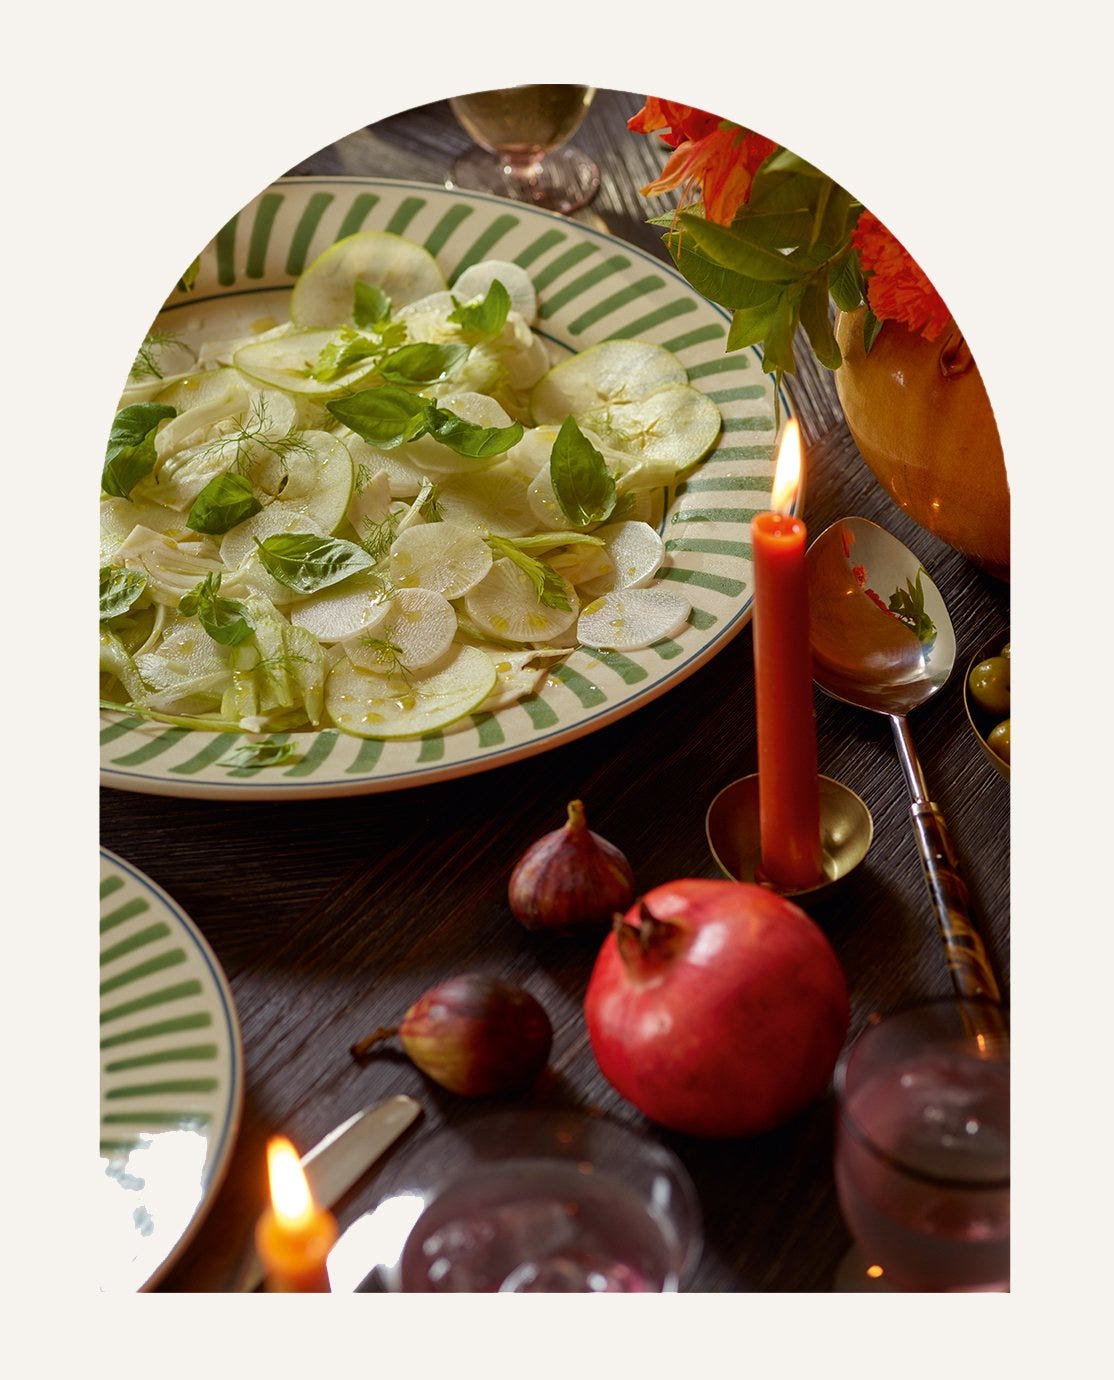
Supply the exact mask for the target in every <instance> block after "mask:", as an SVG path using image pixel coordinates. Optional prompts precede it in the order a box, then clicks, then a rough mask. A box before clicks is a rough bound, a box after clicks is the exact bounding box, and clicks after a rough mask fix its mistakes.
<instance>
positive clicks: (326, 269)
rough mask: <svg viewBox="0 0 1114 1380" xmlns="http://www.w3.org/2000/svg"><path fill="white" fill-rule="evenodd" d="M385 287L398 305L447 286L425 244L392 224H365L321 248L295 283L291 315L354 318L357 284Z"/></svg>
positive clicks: (311, 319) (326, 322)
mask: <svg viewBox="0 0 1114 1380" xmlns="http://www.w3.org/2000/svg"><path fill="white" fill-rule="evenodd" d="M358 282H360V283H367V284H368V285H369V286H371V287H377V288H379V289H381V290H382V291H383V292H385V293H386V295H387V296H388V297H389V298H390V301H391V307H392V308H393V310H394V311H396V312H397V311H398V309H399V307H403V306H405V305H406V304H407V303H408V302H415V301H417V299H418V298H419V297H425V296H428V294H429V293H431V292H438V291H440V290H441V289H443V288H444V287H445V276H444V274H443V273H442V272H441V270H440V269H439V268H438V267H437V260H436V259H434V257H433V255H432V254H430V252H429V251H428V250H427V249H423V248H422V246H421V245H419V244H415V243H414V242H413V241H412V240H407V239H403V237H402V236H401V235H395V234H392V233H391V232H390V231H389V230H362V231H359V232H358V233H357V234H355V235H347V236H346V237H345V238H344V239H342V240H337V242H336V243H335V244H331V245H330V246H329V247H328V249H326V250H325V251H324V252H323V253H321V254H319V255H318V256H317V258H316V259H314V261H313V262H312V263H311V264H310V265H309V266H308V268H306V269H305V270H304V271H303V273H302V275H301V277H300V278H299V279H298V281H297V282H296V283H295V284H294V292H293V294H292V295H291V298H290V316H291V319H292V320H293V322H294V324H295V325H296V326H302V327H311V326H328V327H336V326H342V325H344V324H345V323H346V322H351V320H352V308H353V305H354V302H355V289H356V284H357V283H358Z"/></svg>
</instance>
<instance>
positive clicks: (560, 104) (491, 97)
mask: <svg viewBox="0 0 1114 1380" xmlns="http://www.w3.org/2000/svg"><path fill="white" fill-rule="evenodd" d="M595 94H596V89H595V87H594V86H558V85H542V86H507V87H501V88H499V89H498V90H494V91H473V92H472V93H471V94H470V95H467V96H454V97H453V98H452V99H451V100H450V101H449V105H450V107H451V108H452V112H453V114H454V115H455V116H456V119H457V121H458V123H459V124H460V125H461V127H462V128H463V129H464V130H466V131H467V133H468V134H470V135H471V136H472V138H473V139H475V140H476V143H477V145H478V147H476V148H471V149H469V150H468V151H467V152H466V153H463V154H461V156H460V157H459V158H458V159H457V160H456V162H455V163H454V164H453V167H452V174H451V176H452V181H453V183H454V184H455V185H456V186H458V187H468V188H472V189H473V190H475V191H481V192H493V193H495V195H496V196H506V197H511V198H512V199H514V200H516V201H528V202H531V203H532V204H533V205H535V206H544V207H546V208H548V209H549V210H551V211H560V212H562V213H563V214H566V215H567V214H568V213H570V212H572V211H575V210H578V209H579V208H580V207H581V206H585V205H587V203H588V202H589V201H591V199H592V197H594V196H595V194H596V192H597V191H598V190H599V185H600V172H599V168H597V167H596V165H595V163H593V162H592V160H591V159H590V158H588V157H587V156H586V155H585V154H583V153H581V152H580V150H579V149H576V148H572V147H570V146H569V145H568V144H567V143H566V140H568V139H571V138H572V136H573V135H574V134H575V133H576V131H577V130H578V129H579V128H580V125H581V123H582V122H583V120H584V117H585V115H587V113H588V107H589V106H590V105H591V104H592V99H593V97H594V96H595Z"/></svg>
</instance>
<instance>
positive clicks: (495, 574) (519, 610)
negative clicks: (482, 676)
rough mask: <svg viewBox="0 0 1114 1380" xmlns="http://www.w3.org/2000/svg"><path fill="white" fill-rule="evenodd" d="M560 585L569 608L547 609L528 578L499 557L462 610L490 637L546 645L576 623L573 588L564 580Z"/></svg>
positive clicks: (576, 601) (509, 561) (519, 569)
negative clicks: (545, 643) (543, 643)
mask: <svg viewBox="0 0 1114 1380" xmlns="http://www.w3.org/2000/svg"><path fill="white" fill-rule="evenodd" d="M561 583H562V592H563V593H564V595H565V599H566V601H567V602H568V605H569V607H568V608H567V609H554V608H549V607H548V605H546V604H543V603H542V602H541V600H540V599H539V598H538V596H537V593H536V592H535V590H534V585H533V582H532V581H531V579H530V577H529V575H527V574H526V572H525V571H524V570H522V569H521V568H520V567H519V566H517V565H515V563H514V562H513V561H511V560H508V559H507V558H506V557H502V558H500V559H499V560H497V561H496V562H495V563H494V565H493V566H492V567H491V570H490V571H489V572H488V574H487V575H486V576H485V577H484V578H483V580H481V581H480V583H479V584H478V585H476V587H475V588H474V589H470V590H469V591H468V593H467V594H466V595H465V597H464V609H465V612H466V613H467V614H468V616H469V618H471V620H472V621H473V623H475V624H476V626H477V627H478V628H480V629H481V630H482V631H483V632H485V633H487V635H488V636H489V637H496V638H500V639H506V640H507V641H509V642H547V641H549V640H550V639H551V638H554V637H557V636H559V635H560V634H561V633H563V632H564V631H565V629H566V628H569V627H571V626H572V625H573V623H575V622H576V615H577V611H578V609H579V607H580V605H579V602H578V600H577V597H576V591H575V590H574V589H573V587H572V585H570V584H569V583H568V582H567V581H562V582H561Z"/></svg>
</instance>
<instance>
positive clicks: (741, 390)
mask: <svg viewBox="0 0 1114 1380" xmlns="http://www.w3.org/2000/svg"><path fill="white" fill-rule="evenodd" d="M357 230H392V231H395V232H398V233H400V234H405V235H406V236H407V237H408V238H410V239H413V240H415V241H417V242H418V243H419V244H423V245H424V246H425V247H426V248H427V249H428V250H429V251H430V252H431V253H432V254H433V255H434V256H435V257H436V259H437V262H438V263H439V265H440V266H441V269H442V271H443V272H444V273H445V275H446V278H447V279H448V281H449V282H450V283H451V282H452V281H453V280H454V278H455V277H456V276H457V275H458V274H459V273H460V272H461V271H462V270H463V269H464V268H466V267H467V266H468V265H469V264H473V263H476V262H477V261H479V260H481V259H484V258H499V259H510V260H513V261H514V262H516V263H519V264H521V265H522V266H523V267H524V268H526V269H527V270H528V271H529V273H530V275H531V277H532V278H533V280H534V283H535V285H536V286H537V289H538V296H539V302H540V320H539V323H538V326H537V327H536V329H538V330H539V332H540V333H541V334H542V335H543V336H545V338H546V339H547V340H548V341H550V342H551V344H552V345H554V346H556V347H557V348H558V350H562V349H563V350H566V351H568V352H570V353H571V352H573V351H576V350H581V349H584V348H585V347H586V346H588V345H592V344H595V343H596V342H598V341H601V340H608V339H612V338H616V337H620V338H623V337H625V338H637V339H641V340H647V341H650V342H652V343H654V344H658V345H664V346H666V347H667V348H669V349H670V350H672V351H673V352H674V353H675V354H676V356H677V358H678V359H679V360H680V361H681V363H682V364H683V365H684V366H685V368H686V369H687V370H688V375H689V379H690V381H691V383H692V384H693V386H694V387H696V388H699V389H701V390H702V391H703V392H705V393H707V394H708V395H709V396H710V397H711V398H712V399H713V400H714V401H715V402H716V403H717V404H718V406H719V408H720V411H721V412H722V414H723V419H724V424H723V431H722V433H721V435H720V438H719V441H718V443H717V445H716V447H715V449H714V450H713V451H712V452H711V454H710V455H709V456H708V457H707V459H706V460H705V461H704V462H703V463H702V464H701V465H700V466H699V467H698V469H697V470H696V471H694V472H693V474H691V475H690V476H689V477H688V478H687V479H686V480H685V481H684V482H682V483H681V484H680V485H679V486H678V487H677V488H676V490H675V491H673V492H671V493H669V494H668V495H667V496H666V502H665V507H664V518H663V522H662V534H663V536H664V538H665V544H666V552H667V562H666V565H665V566H664V568H663V569H662V570H661V571H660V573H659V575H658V577H657V578H658V579H660V580H663V581H667V582H669V583H671V584H677V585H679V586H681V587H682V588H683V589H684V591H685V592H686V593H687V594H688V596H689V597H690V598H691V600H692V605H693V608H692V614H691V616H690V619H689V622H688V625H687V626H686V627H685V628H684V629H683V631H682V632H681V633H680V634H679V635H678V636H676V637H674V638H669V639H667V640H664V641H661V642H658V643H656V644H655V645H654V646H652V647H649V648H646V649H645V650H643V651H638V652H629V653H627V654H625V655H618V654H615V653H607V652H594V651H592V650H590V649H588V648H580V649H578V650H577V651H575V652H574V653H573V654H572V655H571V656H570V657H569V658H568V659H567V660H566V661H565V662H564V663H563V664H562V665H560V666H558V667H556V668H555V669H554V670H553V671H552V673H551V674H550V676H549V677H548V680H547V682H546V684H545V687H544V688H543V689H542V690H541V691H540V692H539V693H537V694H535V695H532V696H529V697H527V698H525V699H522V700H520V701H518V702H517V703H516V704H513V705H510V706H507V707H505V708H503V709H500V710H499V711H498V712H496V713H494V714H488V713H484V714H473V715H471V716H469V717H468V718H466V719H465V720H463V721H462V723H461V724H459V725H454V727H453V730H452V731H445V732H437V733H432V734H428V735H426V736H424V737H421V738H414V739H408V740H398V741H392V742H382V741H377V740H375V739H361V738H354V737H351V736H348V735H346V734H343V733H339V732H337V731H336V730H335V729H325V730H323V731H321V732H318V733H304V734H295V735H290V736H293V737H294V738H295V739H296V740H297V746H298V749H299V750H298V753H297V755H296V757H295V758H294V759H288V760H287V761H286V762H284V763H283V764H281V765H279V766H274V767H234V766H233V767H229V766H226V765H222V764H221V762H220V760H219V759H220V758H222V757H223V756H225V754H226V753H227V752H228V751H229V749H230V748H231V747H232V746H233V744H234V743H235V742H236V741H237V739H236V736H235V735H229V734H213V733H202V732H197V731H193V730H187V729H182V728H176V727H167V726H166V725H159V724H155V723H151V722H147V721H143V720H141V719H139V718H137V717H135V716H132V715H126V714H123V713H120V712H119V711H105V712H104V713H103V714H102V724H101V766H102V781H103V782H104V784H106V785H109V786H116V787H120V788H123V789H126V790H134V791H146V792H151V793H154V794H158V795H175V796H202V797H210V798H215V797H236V798H240V799H253V798H254V799H285V798H306V797H311V796H335V795H358V794H363V793H366V792H371V791H385V790H396V789H399V788H401V787H405V786H416V785H420V784H422V783H423V782H431V781H439V780H445V779H447V778H450V777H455V776H461V775H464V774H466V773H470V772H475V771H482V770H485V769H486V768H488V767H495V766H499V765H501V764H502V763H505V762H512V761H516V760H518V759H519V758H523V757H529V756H532V755H533V754H535V753H539V752H544V751H546V750H547V749H549V748H553V747H556V746H558V745H559V744H561V743H566V742H569V741H570V740H571V739H573V738H577V737H580V736H581V735H582V734H585V733H590V732H592V731H593V730H594V729H597V728H600V727H602V726H603V725H605V724H608V723H611V722H613V721H614V720H615V719H618V718H620V717H622V716H623V715H625V714H629V713H630V712H631V711H632V710H634V709H636V708H637V707H638V706H639V705H641V704H645V703H646V702H647V701H649V700H651V699H654V698H655V697H656V696H658V695H660V694H662V693H663V692H664V691H666V690H668V689H669V688H670V687H671V686H673V685H676V684H677V683H678V682H679V681H681V680H683V679H684V678H685V677H686V676H689V675H691V674H692V673H693V672H694V671H696V670H697V669H698V668H699V667H700V666H702V665H703V664H704V663H705V662H707V661H708V660H709V659H710V658H711V657H712V656H714V655H715V654H716V652H718V651H719V650H721V649H722V648H723V647H724V646H725V645H726V643H727V642H728V641H729V640H730V639H731V638H732V637H733V636H734V635H735V634H736V633H737V632H738V631H739V630H740V629H741V628H742V627H743V626H744V624H745V623H746V621H747V619H748V618H749V616H750V609H751V602H752V588H753V585H752V568H751V552H750V521H751V519H752V517H753V516H754V515H755V513H757V512H760V511H761V510H762V509H764V508H766V507H767V506H768V503H769V494H770V488H771V485H772V481H773V468H774V449H775V426H774V391H773V383H772V380H771V379H770V378H769V377H768V376H767V375H765V374H763V373H762V370H761V365H760V360H759V358H758V356H757V353H756V352H754V351H750V350H744V351H736V352H734V353H731V354H728V353H726V352H725V344H726V337H727V328H728V325H729V315H728V313H726V312H725V311H723V310H722V309H721V308H720V307H718V306H716V305H715V304H713V303H710V302H708V301H706V300H705V299H704V298H703V297H701V296H700V295H699V294H698V293H697V292H696V291H695V290H694V289H693V288H692V287H690V285H689V284H688V283H687V282H686V281H685V280H684V278H682V277H681V276H680V275H679V274H678V273H676V272H675V271H674V270H673V269H672V268H671V267H669V266H668V265H666V264H664V263H662V262H661V261H659V260H658V259H655V258H653V257H652V256H650V255H648V254H645V253H643V252H642V251H641V250H639V249H635V248H633V247H632V246H631V245H628V244H626V243H625V242H624V241H621V240H618V239H616V238H614V237H613V236H611V235H608V234H605V233H602V232H600V231H597V230H595V229H593V228H591V227H589V226H586V225H582V224H580V223H579V222H577V221H572V220H566V219H564V218H562V217H560V216H556V215H553V214H551V213H549V212H546V211H540V210H535V209H534V208H532V207H527V206H523V205H519V204H518V203H516V202H508V201H504V200H500V199H498V198H495V197H486V196H480V195H475V194H471V193H464V192H460V191H455V190H454V191H448V190H445V189H443V188H440V187H433V186H427V185H423V184H418V183H404V182H396V181H385V180H377V179H371V178H316V177H307V178H289V179H283V180H281V181H279V182H276V183H275V184H274V185H273V186H271V187H268V188H267V189H266V190H265V191H264V192H262V193H261V194H260V195H259V196H258V197H256V198H255V200H254V201H252V202H250V203H249V204H248V205H247V206H245V207H244V209H243V210H242V211H240V212H239V214H238V215H236V216H234V217H233V218H232V220H230V221H229V222H228V224H227V225H226V226H225V227H224V228H223V229H222V230H221V231H220V232H219V234H218V235H217V236H216V238H215V239H214V240H213V241H212V243H211V244H209V245H208V246H207V247H206V248H205V250H204V251H203V253H202V255H201V267H200V273H199V276H198V279H197V282H196V284H195V287H194V290H193V292H192V293H190V294H189V295H188V296H187V295H186V294H185V293H184V292H180V291H176V292H175V293H174V294H173V297H172V299H171V301H170V302H169V303H168V304H167V307H166V311H165V316H164V320H165V321H167V322H168V323H173V322H174V321H175V320H176V319H177V320H178V321H179V322H181V323H182V324H183V325H184V324H185V322H186V321H187V320H189V321H190V322H191V324H192V325H194V326H196V324H197V322H198V317H199V315H201V316H204V317H206V318H208V319H209V320H210V322H211V323H213V324H215V323H218V322H220V321H221V320H222V319H224V320H227V319H228V318H229V317H230V316H231V317H235V319H236V320H237V322H238V323H241V324H242V323H246V322H248V321H251V320H252V319H255V318H260V317H265V316H267V315H268V314H273V312H274V310H275V306H276V305H278V306H279V307H280V309H281V305H282V303H283V302H284V300H285V293H286V291H287V290H288V289H289V287H290V286H291V284H292V283H293V282H294V280H295V279H296V278H297V276H298V275H299V274H300V273H301V271H302V269H303V268H304V267H305V266H306V265H307V264H308V263H310V262H311V261H312V260H313V259H314V258H315V257H316V256H317V255H318V254H319V253H320V252H321V251H322V250H324V249H325V248H326V247H327V246H328V245H330V244H331V243H333V242H334V241H335V240H337V239H340V238H342V237H343V236H345V235H349V234H352V233H354V232H355V231H357ZM176 313H177V314H178V315H177V317H176V315H175V314H176ZM228 333H229V334H231V333H232V332H228ZM781 404H782V413H783V415H788V413H789V407H788V404H787V401H786V399H785V398H784V396H783V397H782V399H781ZM274 736H275V737H276V738H278V739H279V740H282V739H283V738H284V737H285V736H287V735H274Z"/></svg>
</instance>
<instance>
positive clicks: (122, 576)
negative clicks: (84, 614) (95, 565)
mask: <svg viewBox="0 0 1114 1380" xmlns="http://www.w3.org/2000/svg"><path fill="white" fill-rule="evenodd" d="M146 588H147V576H146V575H145V574H144V572H143V571H142V570H128V569H127V568H126V567H125V566H122V565H106V566H103V567H102V568H101V594H100V610H101V622H102V623H103V622H104V620H105V619H106V618H118V617H119V616H120V614H122V613H127V611H128V609H130V608H131V607H132V605H133V604H134V603H135V602H136V600H137V599H138V598H139V596H140V595H141V594H142V593H143V591H144V590H145V589H146Z"/></svg>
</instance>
